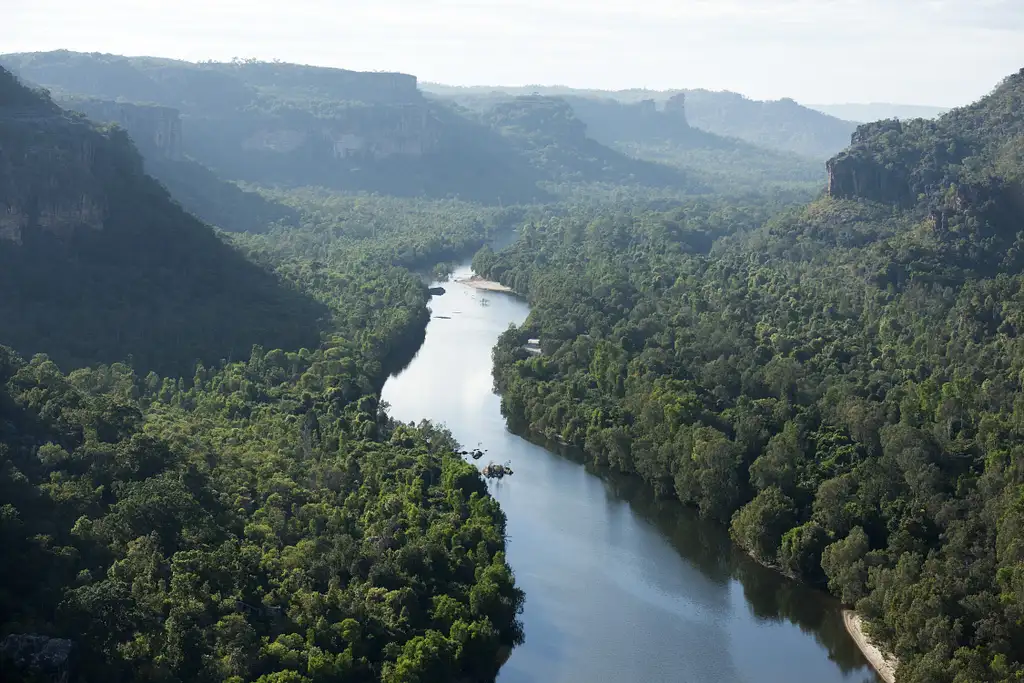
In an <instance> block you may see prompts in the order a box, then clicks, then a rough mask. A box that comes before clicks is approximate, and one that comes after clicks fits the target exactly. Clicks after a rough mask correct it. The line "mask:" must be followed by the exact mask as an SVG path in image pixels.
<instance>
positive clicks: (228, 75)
mask: <svg viewBox="0 0 1024 683" xmlns="http://www.w3.org/2000/svg"><path fill="white" fill-rule="evenodd" d="M2 61H4V62H5V63H14V64H16V65H17V66H18V68H19V71H20V72H21V73H22V74H23V76H24V75H25V74H28V75H30V76H32V77H33V79H37V80H36V82H38V83H40V84H42V85H46V86H48V87H50V88H53V89H55V90H56V91H57V93H56V94H57V95H61V96H68V97H77V96H83V95H84V96H91V97H101V98H107V99H109V100H111V101H114V100H117V101H118V102H120V101H146V102H156V103H158V104H160V105H162V106H165V107H175V108H178V109H180V110H181V115H182V121H183V123H182V125H183V126H184V131H185V137H186V140H185V147H184V148H185V153H184V157H183V158H181V159H176V160H167V159H160V158H157V157H156V156H154V154H155V152H153V151H152V150H147V149H146V148H145V147H144V146H143V145H141V144H135V143H134V142H133V139H132V137H131V136H130V135H129V134H128V133H127V132H126V131H125V130H124V129H123V128H121V127H120V126H118V125H113V124H110V123H109V122H103V121H99V122H96V121H90V120H88V118H87V117H86V116H84V115H82V114H76V113H73V112H71V111H68V110H65V109H62V108H61V107H59V106H58V104H57V103H55V101H54V100H53V99H51V97H50V96H49V95H48V94H47V93H46V92H45V91H41V90H34V89H32V88H29V87H26V86H25V85H23V84H21V83H20V82H18V80H17V79H16V78H15V77H14V76H12V75H11V73H10V72H8V71H6V70H4V69H2V68H0V212H2V213H0V291H2V292H4V296H3V297H0V539H2V543H3V547H4V549H5V552H4V555H3V558H2V560H0V639H2V638H4V637H7V636H9V635H11V634H37V635H39V636H40V637H43V638H46V639H67V640H70V641H71V642H73V643H74V645H75V647H74V651H75V653H76V654H75V662H74V672H75V673H74V676H73V678H72V680H75V681H77V680H82V681H86V680H88V681H91V680H103V681H137V680H142V681H154V682H155V681H160V682H162V683H163V682H175V681H181V682H185V681H188V682H192V681H210V682H211V683H212V682H214V681H219V682H229V683H243V682H246V681H257V682H258V683H302V682H310V683H313V682H315V683H320V682H327V681H386V682H392V683H399V682H402V683H426V682H427V681H476V680H481V681H486V680H493V679H494V678H495V676H496V675H497V672H498V670H499V668H500V666H501V665H502V663H503V662H504V660H505V659H506V658H507V657H508V656H509V653H510V652H511V651H512V649H513V648H515V647H516V646H517V645H519V644H521V643H522V642H523V640H524V638H525V637H526V636H527V634H526V633H525V632H524V627H523V624H522V622H521V620H520V614H521V612H522V609H523V604H524V600H525V598H526V596H524V594H523V592H522V591H521V590H520V588H518V587H517V585H516V582H515V578H514V575H513V571H512V567H511V566H510V565H509V563H508V561H507V560H506V554H505V552H506V541H507V538H506V519H505V516H504V513H503V512H502V510H501V509H500V507H499V505H498V504H497V502H496V501H495V500H494V498H492V496H491V495H490V493H489V491H488V488H487V486H486V485H485V483H484V481H483V479H482V478H481V476H480V474H479V472H478V471H477V469H476V467H474V466H473V465H472V464H471V463H467V462H465V461H464V460H463V459H462V458H461V457H460V456H459V454H458V453H459V448H461V446H460V444H458V443H456V441H455V439H454V437H453V436H452V435H451V434H450V433H449V432H447V431H446V430H445V429H443V428H441V427H439V426H436V425H432V424H430V423H427V422H422V423H420V424H418V425H413V424H402V423H400V422H396V421H395V420H394V419H392V418H391V417H390V416H389V415H388V411H387V406H386V405H384V404H382V403H381V402H380V392H381V388H382V387H383V384H384V382H385V381H386V379H387V378H388V377H389V376H390V375H391V374H392V373H394V372H395V371H397V370H400V369H401V368H402V367H403V366H404V365H405V364H406V363H408V362H409V361H410V360H411V359H412V357H413V356H414V355H415V353H416V351H417V349H418V348H419V346H420V344H421V343H422V340H423V336H424V330H425V327H426V324H427V321H428V320H429V317H430V312H429V310H428V307H427V305H428V301H429V297H430V293H429V292H428V289H427V286H426V285H425V282H427V281H428V280H429V276H428V273H432V274H434V275H436V276H445V275H447V273H448V272H449V271H450V268H451V264H452V263H454V262H458V261H460V260H464V259H466V258H467V257H468V256H470V255H472V254H474V253H475V257H474V258H473V268H474V270H475V271H476V272H477V273H478V274H481V275H483V276H485V277H488V278H491V279H494V280H497V281H499V282H501V283H504V284H506V285H508V286H509V287H511V288H512V289H513V290H515V291H516V292H518V293H519V294H521V295H523V296H525V297H527V298H528V300H529V302H530V304H531V306H532V313H531V315H530V317H529V318H528V319H527V320H526V322H525V323H524V324H523V325H522V326H520V327H514V328H511V329H509V330H508V331H507V332H506V333H505V334H503V335H502V337H501V339H500V340H499V342H498V345H497V346H496V347H495V349H494V351H493V358H494V381H495V388H496V390H497V391H499V392H500V394H501V395H502V410H503V412H504V414H505V416H506V417H507V419H508V422H509V425H510V426H511V427H512V428H514V429H515V430H518V431H520V432H523V433H530V434H532V435H534V436H538V437H546V438H549V439H553V440H555V441H558V442H560V443H561V444H563V445H565V446H567V447H571V448H574V449H576V450H577V451H578V452H579V453H580V454H582V457H584V458H585V459H587V460H588V461H590V462H591V463H592V464H594V465H596V466H597V467H599V468H605V469H610V470H615V471H618V472H621V473H626V474H629V475H635V476H636V477H638V478H639V479H642V480H643V481H644V482H645V483H646V484H647V486H649V487H650V491H651V493H650V495H651V496H652V498H653V497H665V498H674V499H677V500H678V501H680V502H682V503H683V504H685V505H688V506H692V507H693V508H695V509H697V510H699V512H700V514H701V515H703V516H706V517H708V518H710V519H713V520H716V521H717V522H719V523H721V524H724V525H727V526H728V527H729V529H730V533H731V535H732V537H733V539H734V541H735V543H736V544H738V545H739V546H740V547H741V548H743V549H744V550H745V551H746V552H748V553H750V554H751V555H752V556H753V557H754V558H756V559H757V560H758V561H760V562H762V563H764V564H766V565H768V566H770V567H773V568H775V569H777V570H779V571H781V572H783V573H785V574H787V575H790V576H792V577H797V578H799V579H801V580H803V581H806V582H808V583H810V584H813V585H816V586H819V587H821V588H822V590H826V591H829V592H831V593H832V594H833V595H835V596H836V597H837V598H838V599H839V600H840V601H841V602H842V603H843V604H845V605H847V606H850V607H855V608H856V609H857V611H858V612H860V613H861V614H862V615H863V616H864V617H865V618H866V620H867V623H868V629H869V631H870V635H871V636H872V637H873V638H875V639H876V640H878V641H879V642H880V643H881V644H882V645H883V646H884V647H885V648H886V649H887V650H889V651H890V652H892V653H893V654H894V655H895V656H896V657H897V658H898V660H899V668H898V680H899V681H900V683H984V682H988V681H999V682H1003V681H1019V680H1022V679H1024V638H1022V633H1024V631H1022V629H1021V626H1022V619H1024V541H1022V538H1024V470H1022V467H1021V464H1020V463H1021V461H1022V458H1024V452H1021V446H1020V445H1019V444H1020V443H1021V442H1022V437H1024V346H1022V345H1021V341H1020V330H1021V329H1022V327H1024V251H1022V240H1024V237H1022V235H1024V233H1022V232H1021V231H1022V224H1021V220H1022V219H1021V217H1022V216H1024V113H1022V112H1024V71H1022V72H1021V73H1019V74H1016V75H1013V76H1011V77H1009V78H1007V79H1006V81H1004V82H1003V83H1002V84H1000V85H999V86H998V87H997V88H996V89H995V90H994V91H993V92H992V93H991V94H990V95H989V96H987V97H985V98H983V99H982V100H980V101H979V102H977V103H975V104H973V105H970V106H968V107H964V108H961V109H957V110H953V111H952V112H950V113H949V114H946V115H944V116H943V117H941V118H939V119H936V120H934V121H925V120H913V121H896V120H890V121H881V122H874V123H870V124H866V125H864V126H861V127H859V128H857V129H856V130H855V131H853V134H852V140H851V145H850V146H849V147H848V148H847V149H845V150H843V151H840V152H838V153H837V154H835V156H833V157H832V158H831V159H830V160H829V161H828V163H827V166H826V167H825V168H826V170H825V172H822V169H821V166H820V165H819V166H818V167H817V169H818V170H817V171H814V170H813V169H812V168H811V166H812V165H813V164H811V162H810V161H809V157H813V156H814V155H817V156H820V157H821V158H822V159H823V158H824V156H825V152H826V150H827V151H830V152H831V151H835V150H834V145H835V137H836V135H840V136H842V135H846V134H847V133H848V132H850V131H849V130H848V127H846V124H845V122H837V120H834V119H829V118H828V117H824V116H823V115H822V116H818V115H816V114H814V113H811V112H810V110H805V109H803V108H797V105H795V103H791V102H786V101H782V102H781V103H773V106H768V105H767V104H765V105H764V106H761V107H760V108H759V107H758V105H756V103H752V102H750V101H748V100H745V99H744V98H739V99H738V100H735V98H730V101H732V106H733V107H734V108H733V109H730V110H722V111H720V112H719V113H718V114H717V115H716V116H717V119H715V121H714V123H713V124H705V125H707V126H708V130H700V129H698V128H697V127H696V126H697V124H698V123H699V122H700V120H701V119H700V117H701V114H700V113H697V114H695V116H694V117H693V119H694V120H693V121H687V119H686V118H685V116H683V117H682V118H680V117H678V116H676V114H678V113H680V111H681V109H680V110H675V111H674V110H673V109H672V106H677V107H680V108H681V107H683V100H676V101H675V102H676V104H675V105H671V104H669V105H667V106H668V109H666V103H665V102H660V101H659V102H658V103H657V104H656V105H655V109H654V113H653V118H651V117H652V114H651V111H650V105H647V104H642V103H640V102H642V100H643V99H646V97H647V93H640V94H639V95H637V97H640V96H641V95H642V97H641V98H640V102H638V101H637V99H636V98H632V99H630V98H631V97H632V95H630V96H629V97H627V96H626V95H621V98H620V101H619V103H618V104H613V103H609V102H608V101H600V100H597V99H594V98H593V97H592V96H591V95H592V94H590V95H587V94H583V95H581V94H579V93H576V94H574V93H572V92H566V93H562V92H552V93H541V94H537V95H533V94H529V93H521V95H522V96H518V97H516V96H510V95H509V94H507V93H505V94H500V95H497V96H494V97H493V98H489V99H487V101H486V103H485V105H483V106H478V104H479V103H477V105H473V103H472V102H469V101H468V100H466V99H465V98H461V99H460V98H459V97H454V96H452V95H451V94H449V95H447V96H444V97H441V96H438V97H427V96H426V95H425V94H424V93H423V92H422V91H420V90H418V89H417V84H416V81H415V78H413V77H411V76H405V75H402V74H373V75H368V74H358V73H356V72H346V71H343V70H336V69H318V68H314V67H300V66H296V65H282V64H270V63H259V62H233V63H204V64H189V63H186V62H176V61H172V60H155V59H148V58H122V57H117V56H112V55H83V54H78V53H67V52H58V53H47V54H37V55H13V56H12V55H6V56H4V57H3V58H2ZM83 75H88V76H89V77H88V78H84V77H83ZM368 76H369V77H368ZM382 79H383V81H382ZM382 82H386V83H387V84H389V85H387V87H384V88H382V87H381V83H382ZM83 84H84V85H83ZM76 86H81V87H83V88H84V87H86V86H88V88H90V89H91V91H90V92H80V91H76V90H75V89H74V88H75V87H76ZM517 94H519V93H517ZM686 94H687V98H684V99H685V101H686V102H687V103H693V104H694V108H693V109H692V110H691V109H687V110H686V111H695V112H699V111H700V102H701V98H702V97H704V96H703V95H701V93H700V92H699V91H689V92H687V93H686ZM442 95H443V93H442ZM573 97H579V98H582V99H585V100H586V101H585V102H580V101H575V100H573ZM659 97H660V96H659ZM708 97H710V95H708ZM737 97H739V96H737ZM733 100H735V101H733ZM706 101H707V100H705V102H706ZM470 105H472V106H470ZM632 107H636V109H632ZM754 110H758V111H759V112H760V113H759V114H758V116H754V115H753V114H752V113H751V112H752V111H754ZM762 110H763V111H762ZM744 112H745V113H744ZM645 116H646V117H648V118H647V119H644V117H645ZM704 116H706V117H710V116H711V115H710V114H709V113H708V112H707V111H705V113H704ZM712 118H714V117H712ZM644 120H647V121H648V122H651V123H652V127H651V128H649V129H644V128H643V127H642V121H644ZM638 122H639V123H638ZM274 126H276V128H273V127H274ZM271 128H273V130H271ZM712 128H716V129H720V130H721V131H722V132H723V135H719V134H718V133H715V132H712V131H711V129H712ZM325 130H326V132H324V131H325ZM353 130H354V131H356V133H351V132H350V131H353ZM268 131H269V132H268ZM410 131H412V133H410ZM725 135H735V136H736V137H735V138H730V137H725ZM352 136H355V138H359V141H358V144H357V143H356V142H353V139H354V138H353V137H352ZM740 138H750V139H753V140H754V142H751V140H750V139H747V140H741V139H740ZM758 142H760V143H763V146H760V145H759V144H757V143H758ZM346 145H347V146H346ZM802 154H803V155H806V156H801V155H802ZM826 175H827V189H826V190H824V191H821V188H820V186H821V185H823V184H824V182H825V180H826ZM154 176H155V177H154ZM725 188H727V189H725ZM815 193H817V194H815ZM193 213H194V214H197V215H199V218H197V217H196V216H195V215H193ZM204 221H206V222H204ZM533 338H537V339H540V347H541V353H540V354H531V353H528V352H526V351H525V350H524V349H523V345H524V344H525V343H526V341H527V340H528V339H533ZM4 642H7V641H4ZM0 655H2V656H0V663H2V665H3V666H5V667H6V666H8V665H9V661H8V660H7V659H5V658H4V657H6V654H5V653H3V652H0ZM0 673H3V674H4V675H5V676H8V671H7V670H0ZM23 673H24V672H19V673H18V674H17V675H18V676H22V675H23ZM30 673H31V672H30ZM35 673H36V674H38V673H39V672H35ZM33 675H34V674H33ZM13 676H15V674H14V673H10V675H9V676H8V678H11V677H13ZM44 679H45V676H44ZM12 680H19V679H18V678H12ZM24 680H33V679H32V678H31V676H29V677H27V678H24ZM47 680H48V679H47Z"/></svg>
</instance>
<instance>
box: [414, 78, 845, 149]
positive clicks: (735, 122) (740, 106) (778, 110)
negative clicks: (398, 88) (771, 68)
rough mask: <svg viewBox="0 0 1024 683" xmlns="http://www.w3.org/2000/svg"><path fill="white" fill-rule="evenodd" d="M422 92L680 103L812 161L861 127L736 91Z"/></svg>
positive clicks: (699, 117)
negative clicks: (683, 102) (682, 102)
mask: <svg viewBox="0 0 1024 683" xmlns="http://www.w3.org/2000/svg"><path fill="white" fill-rule="evenodd" d="M421 87H422V89H423V91H424V92H426V93H428V94H432V95H435V96H438V97H442V98H445V99H450V100H455V101H457V102H460V103H462V104H464V105H466V106H471V107H472V106H480V104H479V103H480V102H482V101H483V102H486V101H488V100H491V101H493V100H495V99H499V98H501V97H508V96H520V95H544V96H548V97H566V98H570V99H574V100H577V101H578V100H598V101H605V102H608V101H612V102H618V103H622V104H640V103H642V102H645V101H647V102H652V103H654V105H655V106H659V107H660V106H663V105H664V104H665V103H667V102H669V101H671V100H673V99H678V98H679V96H680V95H682V96H683V97H684V99H685V103H686V118H687V120H688V122H689V124H690V125H691V126H693V127H694V128H698V129H700V130H703V131H707V132H709V133H714V134H716V135H719V136H727V137H732V138H738V139H740V140H743V141H745V142H749V143H751V144H754V145H758V146H760V147H764V148H767V149H771V150H776V151H781V152H790V153H793V154H798V155H800V156H804V157H807V158H810V159H819V160H824V159H827V158H828V157H830V156H832V155H833V154H835V153H836V152H838V151H839V150H841V149H843V148H844V147H846V145H847V144H849V142H850V134H851V133H853V130H854V128H856V125H855V124H854V123H851V122H850V121H844V120H841V119H838V118H836V117H834V116H829V115H827V114H823V113H822V112H820V111H816V110H814V109H810V108H808V107H805V106H803V105H800V104H797V103H796V102H795V101H793V100H791V99H788V98H787V99H781V100H775V101H760V100H752V99H749V98H747V97H744V96H743V95H740V94H737V93H733V92H727V91H722V92H714V91H710V90H685V89H677V90H645V89H631V90H588V89H578V88H569V87H566V86H541V85H536V86H535V85H528V86H523V87H505V86H470V87H459V86H448V85H441V84H437V83H424V84H422V86H421Z"/></svg>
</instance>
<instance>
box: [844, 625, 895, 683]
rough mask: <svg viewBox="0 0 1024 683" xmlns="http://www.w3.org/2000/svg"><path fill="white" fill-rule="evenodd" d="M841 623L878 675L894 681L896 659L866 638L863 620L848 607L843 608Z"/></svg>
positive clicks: (883, 678)
mask: <svg viewBox="0 0 1024 683" xmlns="http://www.w3.org/2000/svg"><path fill="white" fill-rule="evenodd" d="M843 623H844V624H846V630H847V631H849V633H850V636H851V637H852V638H853V640H854V642H856V643H857V647H859V648H860V651H861V652H863V653H864V656H865V657H866V658H867V660H868V662H870V663H871V666H873V667H874V669H875V671H877V672H878V675H879V676H881V677H882V680H883V681H885V683H896V661H895V660H894V659H892V658H891V657H887V656H886V655H884V654H883V653H882V651H881V650H879V649H878V648H877V647H875V645H873V644H872V643H871V641H870V640H868V636H867V634H866V633H864V622H863V620H862V619H861V618H860V615H858V614H857V613H856V612H854V611H853V610H850V609H844V610H843Z"/></svg>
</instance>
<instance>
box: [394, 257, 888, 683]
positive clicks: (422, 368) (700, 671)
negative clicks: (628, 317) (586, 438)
mask: <svg viewBox="0 0 1024 683" xmlns="http://www.w3.org/2000/svg"><path fill="white" fill-rule="evenodd" d="M468 274H469V269H468V268H466V267H463V268H462V269H460V271H458V272H457V273H456V277H460V276H466V275H468ZM444 287H445V288H446V289H447V293H446V294H444V295H443V296H440V297H435V298H434V299H433V300H432V302H431V309H432V311H433V318H432V320H431V321H430V324H429V326H428V328H427V336H426V341H425V342H424V344H423V347H422V348H421V349H420V351H419V353H418V355H417V356H416V358H415V359H414V360H413V362H412V363H411V365H410V366H409V367H408V368H407V369H406V370H404V371H403V372H402V373H401V374H399V375H397V376H396V377H393V378H391V379H390V380H389V381H388V383H387V384H386V385H385V387H384V392H383V399H384V400H385V401H386V402H388V403H389V404H390V405H391V409H390V412H391V414H392V415H393V416H394V417H395V418H397V419H400V420H404V421H406V422H410V421H412V422H418V421H419V420H421V419H424V418H425V419H429V420H432V421H434V422H437V423H444V424H445V425H447V426H448V428H449V429H451V430H452V433H453V434H454V435H455V437H456V438H457V439H458V440H459V441H460V442H461V443H462V444H463V445H464V446H466V447H468V448H473V447H477V446H478V445H479V447H480V448H484V449H487V450H488V453H487V454H486V455H485V457H484V458H483V459H482V460H481V461H480V462H479V464H481V465H483V464H486V463H487V462H488V461H489V460H494V461H495V462H505V461H511V464H512V467H513V469H514V470H515V474H514V475H513V476H512V477H510V478H506V479H504V480H502V481H500V482H492V483H491V484H490V486H491V491H492V493H493V495H494V496H495V498H497V499H498V501H499V502H500V503H501V506H502V509H504V511H505V514H506V515H507V516H508V534H509V548H508V557H509V562H510V563H511V565H512V567H513V569H514V570H515V573H516V582H517V583H518V585H519V586H520V587H521V588H522V589H523V590H524V591H525V592H526V608H525V611H524V614H523V623H524V626H525V630H526V643H525V644H524V645H522V646H520V647H519V648H517V649H516V650H515V651H514V652H513V653H512V657H511V658H510V659H509V661H508V663H506V664H505V666H504V667H503V668H502V671H501V674H500V676H499V678H498V681H499V683H537V682H541V681H543V682H544V683H632V682H637V683H661V682H665V683H668V682H670V681H671V682H672V683H839V682H844V683H864V682H871V683H876V681H878V679H877V678H876V676H875V674H874V673H873V672H872V671H871V669H870V668H869V667H868V666H867V663H866V662H865V660H864V658H863V656H862V655H861V653H860V651H859V650H858V649H857V647H856V645H854V643H853V641H852V640H851V639H850V637H849V636H848V635H847V633H846V631H845V630H844V628H843V623H842V618H841V616H840V613H839V606H838V604H836V603H835V601H833V600H831V599H830V598H829V597H828V596H826V595H824V594H822V593H820V592H818V591H814V590H811V589H809V588H807V587H805V586H801V585H800V584H798V583H795V582H793V581H790V580H787V579H785V578H784V577H781V576H779V575H778V574H776V573H774V572H772V571H770V570H768V569H765V568H764V567H761V566H760V565H758V564H756V563H755V562H753V561H752V560H750V559H749V558H747V557H746V556H745V555H743V554H742V553H740V552H739V551H737V550H736V549H735V548H734V547H733V546H732V544H731V543H730V542H729V539H728V535H727V533H726V532H725V530H724V529H723V528H722V527H720V526H718V525H714V524H710V523H707V522H704V521H702V520H700V519H699V518H697V517H696V516H695V515H694V514H693V513H692V512H690V511H689V510H686V509H684V508H683V507H682V506H680V505H678V504H673V503H671V502H668V501H655V500H653V499H652V496H651V494H650V492H649V491H648V490H647V489H646V488H645V486H644V485H643V483H642V482H639V481H638V480H636V479H633V478H628V477H618V476H612V475H609V474H607V473H597V472H594V471H592V469H591V468H587V467H585V466H584V465H582V464H580V463H579V462H575V461H573V460H572V459H571V458H568V457H563V456H561V455H556V454H555V453H552V452H551V451H549V450H547V449H545V448H543V447H541V446H539V445H536V444H533V443H531V442H529V441H527V440H525V439H522V438H520V437H518V436H515V435H513V434H511V433H510V432H509V431H508V430H507V428H506V425H505V421H504V419H503V418H502V416H501V411H500V399H499V397H498V396H496V395H495V394H494V393H493V391H492V379H491V348H492V347H493V346H494V343H495V341H496V340H497V338H498V335H499V334H501V332H503V331H504V330H505V329H507V328H508V326H509V325H510V324H513V323H514V324H519V323H521V322H522V321H523V320H524V319H525V318H526V316H527V314H528V313H529V309H528V307H527V305H526V304H525V303H524V302H523V301H521V300H519V299H516V298H515V297H512V296H509V295H505V294H496V293H491V292H482V291H477V290H474V289H471V288H469V287H467V286H465V285H460V284H457V283H454V282H449V283H445V284H444Z"/></svg>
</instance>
